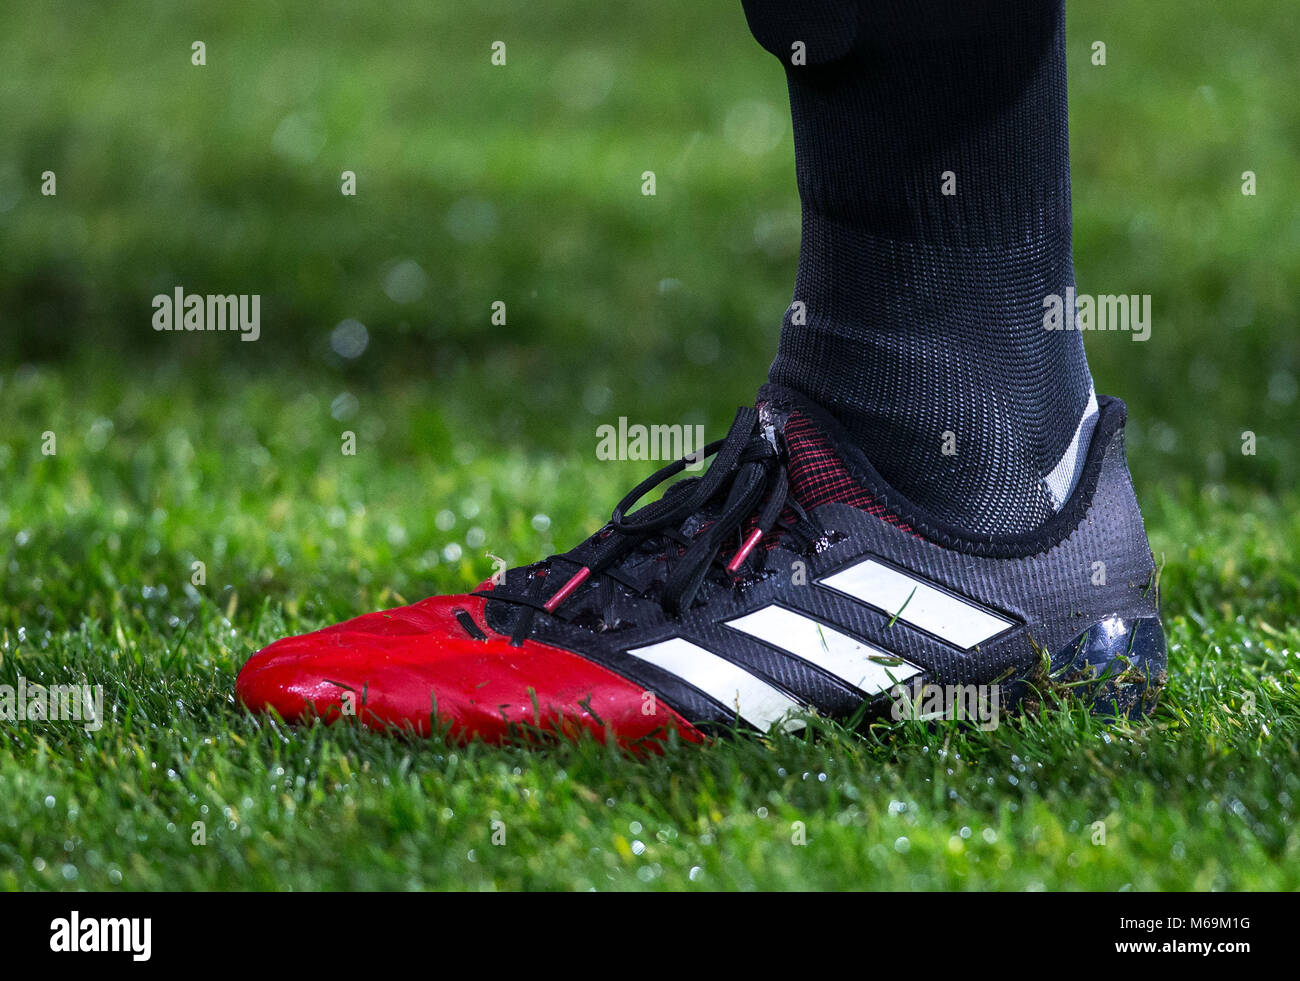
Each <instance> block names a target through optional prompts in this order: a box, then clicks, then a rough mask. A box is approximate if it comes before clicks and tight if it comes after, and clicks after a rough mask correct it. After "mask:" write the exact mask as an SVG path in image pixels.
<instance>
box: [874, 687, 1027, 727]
mask: <svg viewBox="0 0 1300 981" xmlns="http://www.w3.org/2000/svg"><path fill="white" fill-rule="evenodd" d="M889 697H890V699H891V700H892V702H893V705H891V706H890V709H889V714H890V715H891V716H892V717H893V719H894V721H895V722H902V721H903V720H908V721H911V722H972V723H974V724H975V726H976V727H977V728H979V729H980V730H982V731H984V732H989V731H991V730H993V729H996V728H997V727H998V723H999V722H1000V720H1001V717H1002V715H1001V706H1002V690H1001V688H1000V686H998V685H936V684H931V683H930V682H926V683H925V684H923V685H920V686H913V685H895V686H894V687H893V688H891V689H890V690H889Z"/></svg>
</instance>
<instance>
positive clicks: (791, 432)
mask: <svg viewBox="0 0 1300 981" xmlns="http://www.w3.org/2000/svg"><path fill="white" fill-rule="evenodd" d="M758 418H759V424H760V425H761V426H763V427H765V428H767V427H771V430H772V432H773V433H774V434H780V435H781V436H783V437H784V440H785V446H786V450H787V452H788V460H789V462H788V464H787V476H788V479H789V482H790V496H791V497H793V498H794V499H795V500H796V501H798V502H799V505H800V506H801V507H802V508H803V509H804V510H805V511H810V510H812V509H813V508H815V507H819V506H820V505H823V504H847V505H849V506H850V507H855V508H866V507H868V506H869V505H870V504H872V503H873V502H874V500H875V499H874V498H873V497H872V495H871V494H870V493H868V492H867V490H866V489H865V488H864V487H863V486H862V485H861V484H860V483H858V481H857V480H855V479H854V478H853V476H852V474H850V473H849V470H848V468H847V467H846V466H845V465H844V461H843V460H842V459H841V458H840V455H839V453H838V452H836V450H835V447H834V445H833V444H832V443H831V441H830V440H829V439H828V438H827V437H826V435H825V434H824V433H823V432H822V431H821V430H820V429H819V428H818V427H817V424H816V423H814V422H813V421H812V419H811V418H809V417H808V416H807V415H805V414H804V413H803V412H801V411H800V410H799V408H798V407H797V406H793V407H792V406H789V405H779V404H778V403H776V402H774V401H771V400H763V399H760V400H759V402H758Z"/></svg>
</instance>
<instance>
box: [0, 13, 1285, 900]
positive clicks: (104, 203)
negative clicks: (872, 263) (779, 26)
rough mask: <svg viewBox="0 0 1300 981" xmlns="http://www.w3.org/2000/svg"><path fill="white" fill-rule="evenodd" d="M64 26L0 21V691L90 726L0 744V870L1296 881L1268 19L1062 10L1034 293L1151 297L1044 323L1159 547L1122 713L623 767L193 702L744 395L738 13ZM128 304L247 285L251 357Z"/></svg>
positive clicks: (721, 418)
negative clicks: (1065, 213)
mask: <svg viewBox="0 0 1300 981" xmlns="http://www.w3.org/2000/svg"><path fill="white" fill-rule="evenodd" d="M85 6H86V5H84V4H80V3H72V2H66V3H57V2H56V3H51V4H44V5H40V6H39V7H25V8H23V9H22V10H21V11H17V12H15V13H14V14H13V15H12V16H7V17H6V30H5V31H4V32H0V62H2V63H3V64H5V66H6V72H5V77H4V79H3V80H0V118H3V119H4V120H5V127H6V130H5V132H6V139H5V140H4V141H0V253H2V254H3V256H4V259H3V262H0V312H2V313H3V317H4V322H3V327H2V328H0V684H11V685H12V684H16V683H17V681H18V679H19V678H20V677H21V678H24V679H26V680H27V681H28V682H32V683H54V684H65V683H73V682H77V681H80V680H82V679H84V680H86V681H87V682H89V683H92V684H98V685H102V686H103V689H104V699H105V707H106V710H107V712H108V718H107V721H106V724H105V725H104V727H103V728H102V729H101V730H99V731H98V732H95V733H87V732H85V731H84V730H82V729H80V728H78V727H76V726H73V725H69V724H52V723H51V724H43V723H25V724H11V723H0V888H19V889H23V888H36V887H42V888H134V889H161V888H175V887H180V888H221V887H232V888H233V887H240V888H265V889H290V888H292V889H310V888H331V887H357V888H361V887H365V888H371V887H373V888H394V889H403V888H415V887H420V888H473V889H477V888H511V887H552V888H564V889H586V888H592V887H594V888H677V887H683V888H690V887H695V888H754V887H760V888H783V887H794V888H949V887H957V888H977V887H979V888H982V887H996V888H1008V889H1034V888H1048V889H1056V888H1098V889H1123V888H1134V889H1143V888H1198V889H1208V888H1245V887H1270V888H1288V889H1294V888H1296V887H1297V886H1300V873H1297V871H1296V870H1297V869H1298V868H1300V862H1298V861H1297V858H1300V855H1298V854H1297V853H1298V852H1300V837H1297V833H1296V831H1295V830H1294V814H1295V810H1296V806H1297V804H1296V798H1297V796H1300V787H1298V786H1297V784H1298V783H1300V778H1298V777H1297V773H1298V772H1300V766H1298V765H1297V764H1298V762H1300V761H1298V760H1297V753H1298V749H1297V744H1298V743H1300V739H1298V720H1300V690H1298V680H1297V679H1298V677H1300V675H1298V672H1297V653H1298V652H1300V572H1298V571H1297V570H1298V569H1300V561H1297V556H1298V553H1300V495H1298V494H1297V492H1296V491H1295V490H1294V485H1295V484H1296V481H1297V478H1298V477H1300V465H1298V461H1300V427H1297V425H1296V421H1297V404H1300V403H1298V401H1297V399H1298V393H1300V384H1298V383H1297V377H1300V326H1298V323H1297V317H1296V312H1295V310H1296V305H1295V302H1294V295H1293V293H1294V284H1295V283H1296V282H1300V200H1298V199H1297V198H1296V196H1295V195H1294V193H1291V190H1290V189H1293V188H1295V187H1297V186H1300V162H1298V160H1297V157H1296V155H1295V154H1294V152H1293V150H1294V147H1295V146H1296V145H1297V143H1298V142H1300V109H1298V108H1297V106H1298V105H1300V104H1298V103H1297V102H1296V100H1295V98H1294V93H1295V91H1296V89H1297V85H1298V83H1300V80H1298V79H1297V77H1296V66H1295V60H1294V58H1293V57H1292V53H1293V52H1294V50H1295V49H1296V47H1297V43H1298V42H1300V21H1297V20H1296V19H1295V18H1288V17H1286V16H1285V15H1284V14H1285V12H1284V10H1283V9H1282V8H1281V6H1280V5H1278V4H1276V3H1272V2H1265V0H1243V2H1240V3H1237V4H1234V5H1232V7H1231V8H1227V7H1223V6H1222V5H1219V4H1215V3H1212V2H1210V0H1193V2H1189V3H1186V4H1182V5H1177V6H1175V5H1172V4H1150V5H1146V6H1144V7H1142V8H1141V9H1137V8H1133V7H1131V6H1127V7H1125V6H1121V5H1115V4H1107V5H1094V6H1091V7H1088V8H1086V9H1085V8H1084V7H1083V6H1082V5H1072V6H1071V12H1070V17H1071V21H1070V37H1071V43H1070V53H1069V64H1070V84H1071V87H1072V150H1073V162H1074V175H1075V218H1076V229H1075V237H1076V267H1077V271H1078V279H1079V283H1080V289H1081V290H1084V291H1086V292H1090V293H1148V294H1151V295H1152V297H1153V311H1154V312H1153V326H1152V333H1151V338H1150V340H1149V341H1147V342H1145V343H1140V344H1139V343H1134V342H1133V341H1132V340H1131V339H1130V338H1129V337H1128V336H1125V335H1122V334H1097V335H1093V336H1090V337H1088V338H1087V343H1088V352H1089V358H1090V362H1091V365H1092V368H1093V373H1094V376H1095V379H1096V382H1097V388H1098V390H1099V391H1102V392H1106V393H1110V394H1115V395H1119V396H1121V397H1123V398H1124V399H1125V400H1126V401H1127V402H1128V403H1129V406H1130V420H1131V421H1130V427H1129V431H1128V436H1129V440H1128V441H1129V447H1130V456H1131V459H1132V463H1133V469H1134V473H1135V478H1136V480H1137V483H1138V488H1139V495H1140V497H1141V500H1142V502H1143V506H1144V510H1145V513H1146V516H1147V521H1148V526H1149V530H1150V532H1151V538H1152V545H1153V548H1154V550H1155V552H1156V554H1157V557H1158V558H1161V557H1162V558H1163V560H1164V568H1163V572H1162V578H1161V591H1162V593H1163V596H1164V602H1165V612H1166V625H1167V628H1168V631H1169V636H1170V640H1171V643H1172V653H1171V667H1170V680H1169V687H1168V690H1167V693H1166V697H1165V699H1164V701H1163V702H1162V704H1161V707H1160V709H1159V710H1158V712H1157V714H1156V716H1155V718H1154V720H1153V722H1152V724H1151V725H1150V726H1148V727H1144V728H1142V729H1116V730H1106V729H1103V728H1102V727H1100V726H1098V725H1097V724H1096V723H1095V722H1094V721H1092V720H1091V719H1089V718H1087V717H1083V716H1080V715H1078V714H1077V713H1071V712H1069V711H1064V712H1062V711H1050V710H1049V711H1045V712H1044V713H1042V714H1041V715H1039V716H1036V717H1034V718H1031V719H1025V720H1022V721H1019V722H1014V723H1009V724H1004V725H1003V726H1001V727H1000V728H998V729H997V730H995V731H992V732H987V733H986V732H979V731H977V730H969V731H966V730H958V729H956V728H953V727H944V728H942V729H940V730H938V731H931V730H929V729H925V728H923V727H922V726H920V725H919V724H917V723H906V722H905V723H900V724H898V725H897V726H895V727H892V728H882V729H878V730H876V731H874V732H873V733H872V734H871V735H870V736H869V737H868V738H865V739H862V738H856V737H850V736H847V735H846V734H844V733H842V732H840V731H838V730H836V729H835V728H834V727H827V726H821V725H818V726H814V727H813V729H812V730H810V733H809V734H808V737H807V738H795V737H790V736H782V737H778V738H774V739H770V740H755V739H745V740H734V741H727V742H723V743H720V744H718V745H715V746H710V747H707V748H695V747H670V748H669V750H668V751H667V753H666V754H665V755H664V756H663V757H659V758H654V759H650V760H647V761H640V762H636V761H631V760H627V759H624V758H622V757H619V756H618V755H617V754H615V753H613V752H611V751H610V750H607V749H605V748H603V747H600V746H598V745H595V744H592V743H582V744H577V745H562V746H557V747H552V748H548V749H545V750H541V751H531V752H529V751H524V750H522V749H511V748H506V749H489V748H486V747H482V746H470V747H451V746H448V745H446V744H444V743H442V742H440V741H437V740H430V741H424V742H411V741H406V740H402V739H391V738H385V737H383V736H380V735H376V734H373V733H368V732H363V731H355V730H352V729H350V728H347V727H335V728H330V729H324V728H309V729H303V730H293V731H291V730H287V729H284V728H282V727H280V726H278V725H275V724H272V723H270V722H267V721H266V720H258V719H253V718H250V717H248V716H246V715H245V714H244V713H242V712H241V711H240V710H239V709H238V707H237V706H236V705H235V704H234V703H233V700H232V684H233V679H234V676H235V673H236V671H237V670H238V668H239V666H240V665H241V664H242V662H243V660H244V658H245V657H247V655H248V654H249V653H251V652H252V651H254V650H256V649H257V648H259V647H260V646H262V645H263V644H265V643H267V642H269V641H271V640H272V639H274V638H276V637H278V636H281V635H283V634H284V633H287V632H298V631H303V630H308V629H312V628H314V627H317V626H320V625H323V624H325V623H329V622H333V621H336V620H339V619H342V618H345V617H349V616H352V615H355V614H357V613H360V612H364V611H367V610H371V609H375V608H379V607H382V606H386V605H394V604H397V603H400V602H402V601H404V600H405V601H413V600H416V599H419V598H421V597H423V596H425V595H429V594H431V593H434V592H441V591H449V590H461V589H465V588H467V587H469V586H472V585H473V584H475V583H477V582H478V581H479V580H481V579H482V578H484V577H485V576H486V575H487V574H488V573H489V572H490V571H491V560H490V559H489V557H488V553H492V554H493V555H499V556H501V557H503V558H504V559H506V560H507V561H509V562H510V563H511V564H514V563H518V562H523V561H528V560H531V559H533V558H536V557H538V556H541V555H545V554H548V553H549V552H551V551H553V550H555V549H557V548H563V547H566V546H567V545H569V544H570V543H572V542H573V541H575V540H577V539H578V538H579V537H580V536H581V535H583V534H585V533H586V532H587V531H589V530H590V529H591V528H593V527H594V526H596V525H597V524H598V523H599V522H600V521H601V520H603V518H604V517H605V515H606V514H607V513H608V509H609V507H611V506H612V505H613V503H614V502H615V501H616V500H617V499H618V498H619V497H620V496H621V495H622V493H623V492H624V491H625V490H626V489H627V488H628V487H630V486H631V485H632V484H633V483H634V482H635V481H636V480H638V479H640V477H641V476H644V473H645V464H639V463H618V462H600V461H597V459H596V456H595V447H596V438H595V427H596V426H597V425H600V424H606V423H611V422H616V421H617V419H618V417H619V416H620V415H626V416H628V417H629V418H630V419H631V420H632V421H633V422H643V423H662V424H677V423H681V424H687V425H694V424H704V425H706V427H707V429H708V432H709V434H710V435H711V436H712V435H718V434H720V433H721V432H722V431H724V430H725V426H726V424H727V422H728V421H729V419H730V417H731V412H732V410H733V408H734V406H735V405H736V404H738V403H741V402H745V401H748V400H749V399H750V398H751V396H752V392H753V390H754V388H755V386H756V385H757V383H758V382H759V380H760V379H761V378H762V376H763V374H764V371H765V368H766V365H767V362H768V361H769V360H770V357H771V353H772V350H773V344H774V336H775V327H776V324H777V323H778V322H779V319H780V316H781V311H782V310H783V309H784V307H785V304H786V303H787V302H788V300H789V288H790V282H791V278H792V273H793V264H794V261H795V257H796V254H797V247H798V211H797V203H796V201H795V198H794V194H793V189H792V178H793V165H792V161H791V141H790V132H789V123H788V121H787V120H786V117H785V111H786V110H785V106H784V98H785V93H784V83H783V80H782V78H781V75H780V73H779V71H777V70H776V66H775V65H774V64H772V63H771V61H770V59H769V56H767V55H765V54H764V53H763V52H762V51H761V50H759V49H758V48H757V46H756V45H754V44H753V43H752V41H751V40H750V39H749V37H748V35H747V33H746V28H745V25H744V19H743V15H742V13H741V11H740V8H739V5H738V4H735V5H725V4H724V5H718V6H716V7H715V6H709V7H707V8H706V7H705V6H704V5H699V4H690V3H687V2H685V0H672V2H667V0H666V2H665V3H664V4H660V5H658V6H656V8H655V9H654V10H653V11H648V10H647V11H642V12H639V13H633V12H619V13H618V14H616V15H615V14H611V13H609V12H608V11H606V10H605V8H603V7H599V5H591V4H586V3H576V2H575V3H565V4H551V5H546V6H545V7H541V6H535V7H528V8H527V9H526V10H524V9H523V8H520V7H519V5H518V4H512V3H505V2H496V3H488V4H481V5H476V6H475V8H474V9H473V10H468V9H460V8H456V7H454V6H448V5H443V6H439V5H431V4H428V3H422V2H414V0H412V2H409V3H390V4H386V5H382V6H381V7H375V8H373V9H371V8H366V9H362V8H359V7H357V6H356V5H354V4H346V3H342V2H325V3H320V2H317V3H311V4H308V3H305V2H299V0H293V2H286V3H284V4H281V5H279V6H278V9H277V11H276V12H275V14H274V15H272V14H271V13H269V12H268V8H266V7H265V5H261V4H254V3H251V2H243V3H240V2H234V3H230V4H226V5H223V7H222V8H221V11H220V13H217V12H215V11H214V10H213V8H212V7H211V5H207V4H200V3H197V2H180V3H166V4H164V3H149V2H144V0H134V2H128V3H123V4H117V5H113V6H111V7H102V8H99V7H97V8H95V9H94V10H87V9H85ZM633 18H640V20H639V21H638V22H637V24H636V26H635V29H634V27H633V25H632V19H633ZM196 39H203V40H205V41H206V43H207V45H208V64H207V66H206V67H204V68H196V67H194V66H192V65H191V64H190V62H189V56H190V45H191V43H192V42H193V41H194V40H196ZM497 39H505V40H506V42H507V44H508V50H509V60H508V64H507V66H506V67H504V68H500V69H497V68H493V67H492V66H491V65H490V62H489V58H488V55H489V53H490V49H489V45H490V43H491V41H493V40H497ZM1096 39H1104V40H1105V41H1106V42H1107V45H1108V59H1107V65H1106V66H1105V67H1104V68H1103V67H1094V66H1093V65H1091V64H1090V61H1089V57H1090V54H1091V44H1092V42H1093V41H1094V40H1096ZM345 169H350V170H354V171H355V172H356V173H357V175H358V188H359V191H358V195H357V197H355V198H345V197H343V196H342V195H340V194H339V177H340V173H341V172H342V171H343V170H345ZM45 170H54V171H55V172H56V173H57V174H58V194H57V196H55V197H52V198H51V197H43V196H41V195H40V194H39V184H40V175H41V173H42V172H43V171H45ZM645 170H654V171H655V172H656V175H657V179H658V184H657V187H658V193H657V194H656V195H655V196H654V197H646V196H643V195H642V194H641V174H642V172H643V171H645ZM1246 170H1252V171H1254V172H1256V174H1257V177H1258V187H1259V194H1258V195H1257V196H1255V197H1246V196H1243V195H1242V194H1241V193H1240V187H1241V174H1242V172H1243V171H1246ZM176 285H184V286H185V287H186V288H187V289H188V290H190V291H191V292H203V293H206V292H210V291H211V292H223V293H228V292H250V293H259V294H261V295H262V297H263V306H262V310H263V326H262V337H261V339H260V340H259V341H258V342H257V343H256V344H243V343H240V342H239V341H238V340H237V339H236V338H234V337H232V336H229V335H224V336H193V335H165V334H158V333H155V332H154V331H152V330H151V328H150V315H151V312H152V311H151V307H150V298H151V297H152V296H153V295H154V294H155V293H158V292H168V291H170V290H171V289H173V288H174V287H175V286H176ZM498 299H501V300H504V301H505V302H506V304H507V307H508V310H509V315H508V323H507V324H506V325H493V324H492V323H491V322H490V319H489V318H490V312H491V304H492V302H493V301H495V300H498ZM347 318H355V319H357V320H359V321H361V322H362V323H364V324H365V326H366V329H367V337H368V345H367V346H366V347H365V350H364V352H363V353H361V355H360V356H359V357H355V358H347V357H343V356H340V355H339V354H338V353H337V352H336V351H335V350H334V349H333V347H332V345H331V336H332V331H333V330H334V328H335V326H336V325H337V324H339V323H340V322H341V321H343V320H345V319H347ZM345 431H350V432H353V433H355V435H356V439H357V455H356V456H344V455H343V454H342V453H341V452H340V446H341V440H342V438H343V433H344V432H345ZM45 433H52V434H53V437H54V441H55V444H54V448H55V450H56V452H54V453H53V455H46V454H45V453H43V452H42V446H43V444H46V443H47V440H46V438H45V437H44V434H45ZM1247 433H1250V434H1253V435H1254V448H1255V453H1253V454H1251V453H1243V452H1242V450H1243V446H1244V445H1246V443H1247V440H1246V434H1247ZM195 563H203V565H202V569H203V571H204V576H203V582H202V583H200V584H195V583H194V582H193V581H192V580H193V578H194V576H195ZM200 821H201V822H203V823H204V824H203V828H204V833H205V835H206V844H201V845H200V844H195V843H194V837H195V835H196V831H195V822H200ZM494 822H501V824H500V825H497V826H496V828H495V830H497V831H501V830H504V836H505V837H504V843H502V844H494V843H493V833H494ZM1103 830H1104V835H1103ZM497 837H498V840H500V835H498V836H497ZM797 840H802V841H804V842H806V843H805V844H796V841H797Z"/></svg>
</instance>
